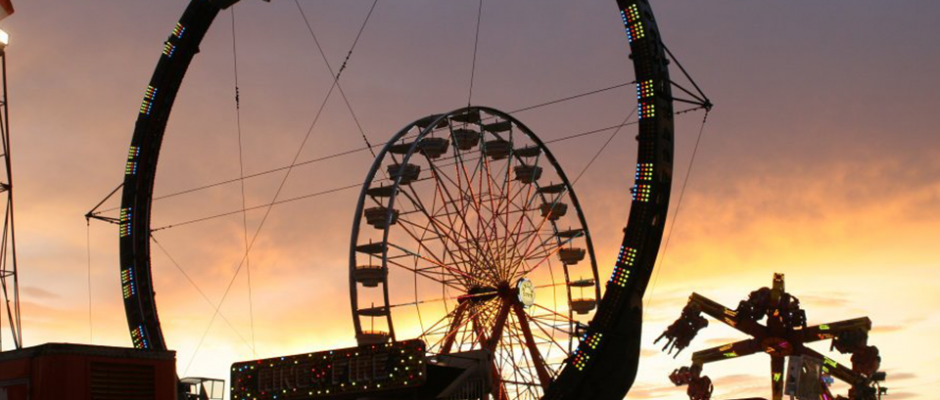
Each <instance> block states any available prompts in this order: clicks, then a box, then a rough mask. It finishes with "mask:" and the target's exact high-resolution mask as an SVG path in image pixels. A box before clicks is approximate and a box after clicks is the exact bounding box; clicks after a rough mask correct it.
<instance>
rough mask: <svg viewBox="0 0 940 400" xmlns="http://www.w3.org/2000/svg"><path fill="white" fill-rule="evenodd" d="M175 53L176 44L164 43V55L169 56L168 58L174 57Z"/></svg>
mask: <svg viewBox="0 0 940 400" xmlns="http://www.w3.org/2000/svg"><path fill="white" fill-rule="evenodd" d="M173 53H176V45H174V44H173V43H170V42H166V43H164V44H163V55H165V56H167V58H173Z"/></svg>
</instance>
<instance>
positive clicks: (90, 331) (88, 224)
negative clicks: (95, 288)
mask: <svg viewBox="0 0 940 400" xmlns="http://www.w3.org/2000/svg"><path fill="white" fill-rule="evenodd" d="M85 227H86V232H87V235H86V242H87V245H88V343H89V344H94V343H95V340H94V339H95V335H94V330H93V328H92V327H93V326H94V325H93V324H92V321H93V320H92V313H91V219H89V218H86V219H85Z"/></svg>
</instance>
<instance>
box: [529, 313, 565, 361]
mask: <svg viewBox="0 0 940 400" xmlns="http://www.w3.org/2000/svg"><path fill="white" fill-rule="evenodd" d="M529 320H530V321H532V322H533V323H534V324H535V327H536V328H539V331H541V332H542V334H544V335H545V339H546V341H547V342H549V343H550V344H552V345H553V346H555V347H557V348H558V350H559V351H561V352H562V354H565V353H567V351H566V350H565V348H564V347H561V344H560V343H558V341H556V340H554V339H553V338H554V335H553V334H552V333H554V332H561V333H564V334H565V335H567V336H569V337H571V336H574V335H573V334H572V333H571V332H569V331H566V330H564V329H560V328H558V326H556V325H553V324H546V323H545V322H544V321H540V320H539V319H538V318H531V317H530V318H529ZM546 328H547V329H549V330H550V331H551V332H552V333H549V331H548V330H546Z"/></svg>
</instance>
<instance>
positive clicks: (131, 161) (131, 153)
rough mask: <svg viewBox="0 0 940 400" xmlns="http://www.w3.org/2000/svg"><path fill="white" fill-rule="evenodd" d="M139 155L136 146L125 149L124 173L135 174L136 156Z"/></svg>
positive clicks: (138, 149)
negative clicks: (125, 162)
mask: <svg viewBox="0 0 940 400" xmlns="http://www.w3.org/2000/svg"><path fill="white" fill-rule="evenodd" d="M139 155H140V148H139V147H137V146H131V148H130V149H128V150H127V165H126V166H125V167H124V174H125V175H136V174H137V161H136V160H137V157H138V156H139Z"/></svg>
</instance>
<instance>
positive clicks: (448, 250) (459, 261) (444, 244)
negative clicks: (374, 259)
mask: <svg viewBox="0 0 940 400" xmlns="http://www.w3.org/2000/svg"><path fill="white" fill-rule="evenodd" d="M422 211H423V213H424V215H425V216H427V218H428V225H429V226H433V228H434V229H433V231H434V233H435V234H436V235H437V238H439V239H440V240H441V245H442V247H443V248H444V251H445V252H446V253H447V255H449V256H450V258H451V260H453V261H454V264H452V265H460V264H462V262H465V261H467V258H464V257H457V255H456V254H454V252H453V251H452V250H451V248H450V246H449V245H448V240H449V241H451V242H453V243H454V244H455V245H457V246H458V250H460V247H459V240H458V239H456V238H453V237H451V236H449V235H447V234H446V233H445V232H446V229H445V230H442V229H440V227H446V225H442V224H440V221H438V220H437V219H436V218H434V217H432V216H431V215H430V214H428V213H427V211H426V210H424V209H423V208H422ZM399 220H400V221H401V222H402V223H403V224H407V225H412V226H414V227H416V228H418V229H423V230H424V231H425V232H428V231H430V230H431V229H429V228H428V227H422V226H421V225H418V224H416V223H414V222H411V221H409V220H408V219H407V218H400V217H399ZM402 230H404V231H406V233H408V234H409V235H410V236H412V238H414V239H415V240H416V241H418V243H419V245H420V246H421V247H422V248H424V249H425V250H427V251H428V252H430V253H432V254H433V252H431V251H430V249H428V248H427V246H426V245H424V242H425V240H422V239H423V238H422V239H418V238H417V237H415V235H413V234H412V233H411V232H410V231H409V230H408V229H407V228H405V227H404V225H402ZM445 239H446V240H445ZM464 255H467V254H464ZM435 259H436V260H437V264H438V265H442V264H444V262H443V260H442V259H441V258H438V257H435ZM457 270H459V271H461V275H462V276H465V277H469V274H467V272H466V271H463V270H460V269H459V268H457Z"/></svg>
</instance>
